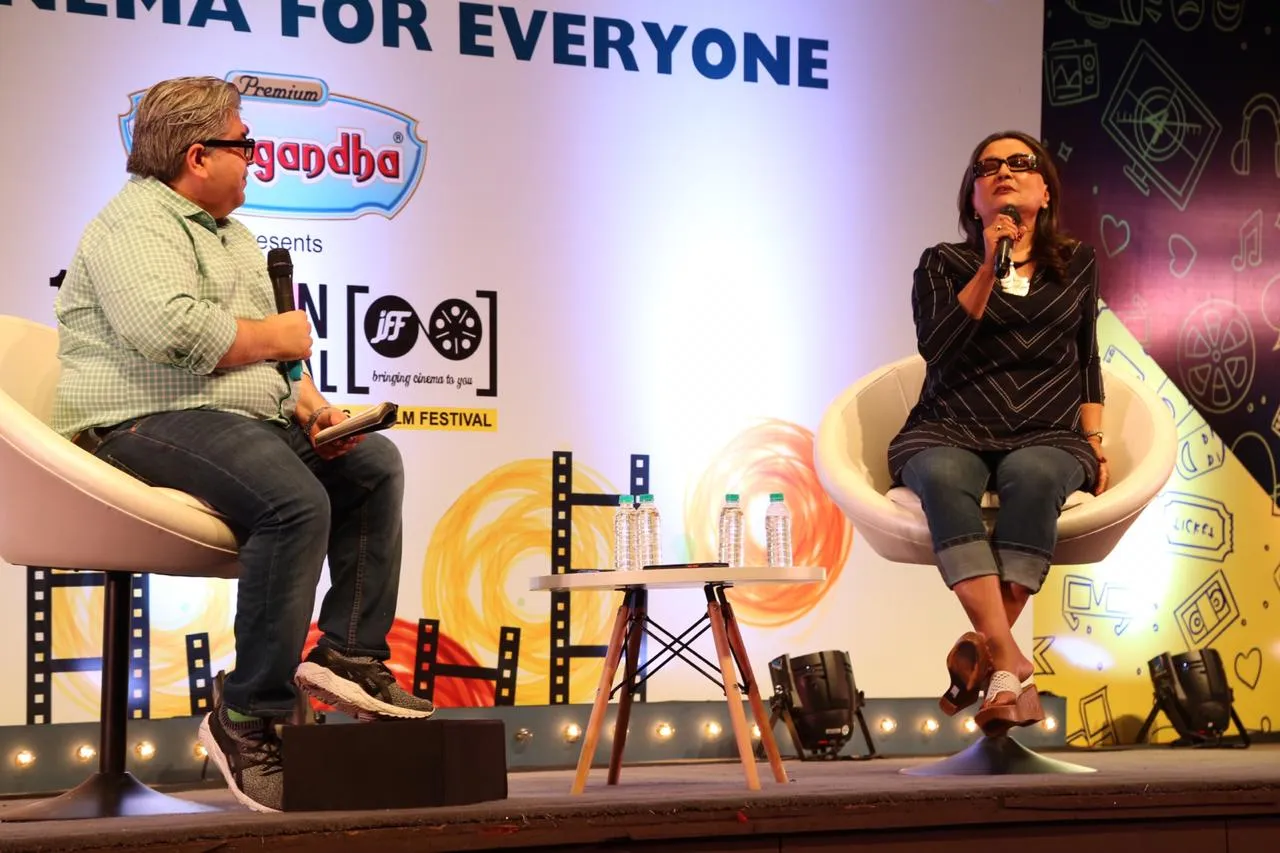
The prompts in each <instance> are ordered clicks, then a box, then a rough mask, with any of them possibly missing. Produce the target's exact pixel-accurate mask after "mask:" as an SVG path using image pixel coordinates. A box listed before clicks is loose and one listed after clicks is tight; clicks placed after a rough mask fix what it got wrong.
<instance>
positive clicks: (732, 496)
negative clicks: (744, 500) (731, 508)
mask: <svg viewBox="0 0 1280 853" xmlns="http://www.w3.org/2000/svg"><path fill="white" fill-rule="evenodd" d="M724 499H725V500H727V501H735V502H736V501H737V500H738V496H737V495H736V494H734V493H733V492H729V493H728V494H727V495H725V496H724Z"/></svg>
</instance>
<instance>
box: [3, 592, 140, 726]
mask: <svg viewBox="0 0 1280 853" xmlns="http://www.w3.org/2000/svg"><path fill="white" fill-rule="evenodd" d="M104 580H105V578H104V576H103V574H102V573H101V572H71V571H67V572H63V571H55V570H53V569H44V568H29V569H27V725H29V726H40V725H48V724H50V723H52V722H53V676H54V675H55V674H56V673H60V672H101V671H102V656H101V655H97V656H92V657H75V658H57V657H54V656H53V618H54V599H55V591H57V590H60V589H72V588H77V587H102V586H103V585H104ZM150 590H151V584H150V583H149V582H148V576H147V575H145V574H139V575H133V577H132V578H131V579H130V583H129V599H130V601H129V719H133V720H141V719H146V718H147V717H150V716H151V618H150V602H151V594H150Z"/></svg>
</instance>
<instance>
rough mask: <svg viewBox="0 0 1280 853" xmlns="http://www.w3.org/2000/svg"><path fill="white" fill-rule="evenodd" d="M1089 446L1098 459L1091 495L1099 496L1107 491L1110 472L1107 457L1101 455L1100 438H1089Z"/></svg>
mask: <svg viewBox="0 0 1280 853" xmlns="http://www.w3.org/2000/svg"><path fill="white" fill-rule="evenodd" d="M1089 446H1090V447H1092V448H1093V453H1094V455H1095V456H1097V457H1098V481H1097V483H1095V484H1094V487H1093V493H1094V494H1095V495H1100V494H1102V493H1103V492H1105V491H1106V490H1107V486H1109V485H1111V471H1110V469H1108V468H1107V457H1106V456H1104V455H1103V453H1102V436H1100V435H1093V436H1090V437H1089Z"/></svg>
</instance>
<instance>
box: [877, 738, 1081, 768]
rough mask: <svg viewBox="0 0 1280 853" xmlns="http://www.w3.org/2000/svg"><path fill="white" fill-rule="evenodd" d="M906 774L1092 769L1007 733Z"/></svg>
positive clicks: (984, 739) (982, 739)
mask: <svg viewBox="0 0 1280 853" xmlns="http://www.w3.org/2000/svg"><path fill="white" fill-rule="evenodd" d="M899 772H901V773H905V774H907V775H908V776H1005V775H1021V774H1030V773H1052V774H1063V773H1096V772H1097V771H1096V770H1095V769H1094V768H1092V767H1085V766H1083V765H1080V764H1072V763H1070V762H1067V761H1058V760H1057V759H1055V758H1046V757H1045V756H1043V755H1037V754H1036V753H1035V752H1033V751H1031V750H1030V749H1027V748H1026V747H1025V746H1023V745H1022V744H1020V743H1018V742H1017V741H1016V740H1014V739H1013V738H1011V737H1009V736H1008V735H999V736H996V737H985V736H984V737H980V738H978V739H977V740H976V741H975V742H973V743H972V744H970V745H969V746H967V747H965V748H964V749H963V750H961V751H960V752H957V753H956V754H955V755H953V756H951V757H950V758H944V759H942V760H941V761H935V762H934V763H933V764H926V765H924V766H923V767H905V768H903V769H902V770H901V771H899Z"/></svg>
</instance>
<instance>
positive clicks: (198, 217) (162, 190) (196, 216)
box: [132, 176, 218, 235]
mask: <svg viewBox="0 0 1280 853" xmlns="http://www.w3.org/2000/svg"><path fill="white" fill-rule="evenodd" d="M132 180H133V181H134V182H135V183H137V184H138V185H140V186H141V187H142V188H143V189H145V190H146V191H147V192H149V193H152V194H154V195H155V196H156V198H157V199H159V200H160V203H161V204H163V205H164V206H165V207H167V208H169V210H171V211H173V212H174V213H176V214H177V215H178V216H181V217H182V218H183V219H189V220H191V221H192V222H194V223H196V224H197V225H200V226H201V227H203V228H205V229H206V230H208V231H209V233H211V234H215V235H216V234H217V233H218V222H217V220H215V219H214V218H213V216H212V215H211V214H210V213H209V211H207V210H205V209H204V208H203V207H201V206H200V205H198V204H196V203H195V202H193V201H191V199H189V198H185V197H184V196H182V195H179V194H178V193H177V192H176V191H175V190H174V189H173V187H171V186H169V185H168V184H166V183H165V182H164V181H161V180H159V179H158V178H153V177H146V178H139V177H137V176H134V177H133V178H132Z"/></svg>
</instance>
